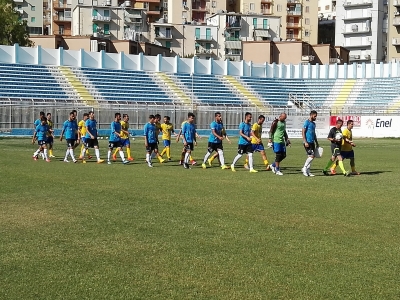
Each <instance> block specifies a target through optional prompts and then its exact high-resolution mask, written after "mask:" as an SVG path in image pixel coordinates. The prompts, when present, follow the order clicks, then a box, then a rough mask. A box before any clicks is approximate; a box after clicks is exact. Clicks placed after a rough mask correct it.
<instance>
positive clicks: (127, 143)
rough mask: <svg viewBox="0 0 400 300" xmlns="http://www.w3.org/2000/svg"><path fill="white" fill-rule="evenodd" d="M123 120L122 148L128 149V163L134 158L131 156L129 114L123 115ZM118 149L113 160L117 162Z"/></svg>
mask: <svg viewBox="0 0 400 300" xmlns="http://www.w3.org/2000/svg"><path fill="white" fill-rule="evenodd" d="M122 118H123V120H122V121H121V122H120V123H121V148H123V147H125V148H126V153H127V155H128V161H132V160H133V157H132V155H131V140H130V139H129V116H128V115H127V114H123V115H122ZM121 151H122V150H121ZM117 152H118V149H116V150H115V152H114V154H113V160H114V161H115V160H117Z"/></svg>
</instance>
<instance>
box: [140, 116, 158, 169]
mask: <svg viewBox="0 0 400 300" xmlns="http://www.w3.org/2000/svg"><path fill="white" fill-rule="evenodd" d="M143 135H144V146H145V147H146V162H147V165H148V166H149V167H150V168H152V167H153V164H152V163H151V159H152V154H153V153H155V154H156V155H157V154H158V143H157V141H158V138H157V127H156V117H155V116H154V115H150V116H149V122H148V123H146V125H144V129H143Z"/></svg>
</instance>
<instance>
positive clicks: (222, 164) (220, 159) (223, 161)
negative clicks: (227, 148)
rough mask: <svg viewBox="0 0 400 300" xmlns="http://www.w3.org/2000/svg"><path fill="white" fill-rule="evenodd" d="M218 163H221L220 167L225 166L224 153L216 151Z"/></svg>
mask: <svg viewBox="0 0 400 300" xmlns="http://www.w3.org/2000/svg"><path fill="white" fill-rule="evenodd" d="M218 154H219V161H220V162H221V166H224V165H225V158H224V151H222V150H218Z"/></svg>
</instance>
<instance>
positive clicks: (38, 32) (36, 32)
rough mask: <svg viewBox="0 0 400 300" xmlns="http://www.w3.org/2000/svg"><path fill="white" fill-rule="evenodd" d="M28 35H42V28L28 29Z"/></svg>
mask: <svg viewBox="0 0 400 300" xmlns="http://www.w3.org/2000/svg"><path fill="white" fill-rule="evenodd" d="M28 29H29V33H30V34H42V27H29V28H28Z"/></svg>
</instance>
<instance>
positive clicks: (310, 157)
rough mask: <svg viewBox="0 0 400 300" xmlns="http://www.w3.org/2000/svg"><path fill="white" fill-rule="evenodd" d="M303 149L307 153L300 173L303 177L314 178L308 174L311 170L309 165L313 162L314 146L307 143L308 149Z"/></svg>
mask: <svg viewBox="0 0 400 300" xmlns="http://www.w3.org/2000/svg"><path fill="white" fill-rule="evenodd" d="M304 149H305V150H306V153H307V159H306V161H305V163H304V166H303V168H302V169H301V171H302V173H303V175H304V176H312V177H313V176H314V175H312V174H311V173H310V169H311V163H312V161H313V160H314V157H315V156H314V151H315V144H314V143H309V144H308V147H306V146H304Z"/></svg>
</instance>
